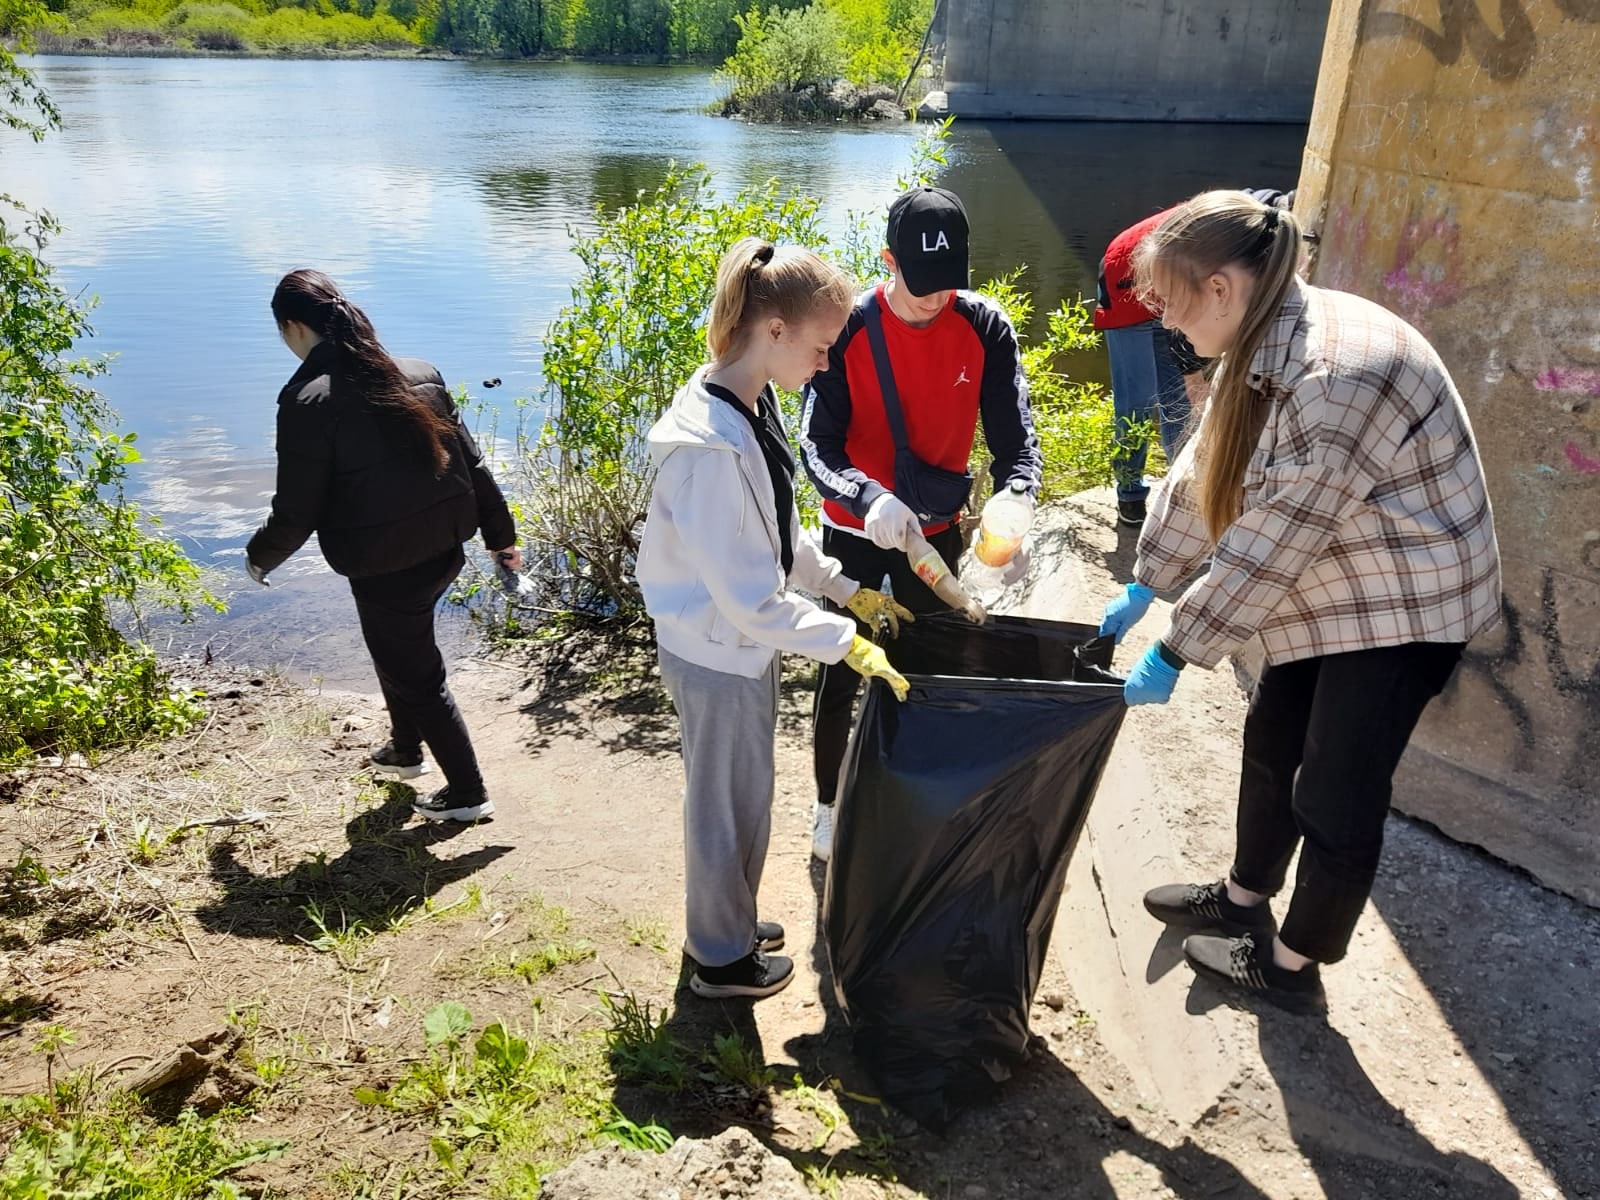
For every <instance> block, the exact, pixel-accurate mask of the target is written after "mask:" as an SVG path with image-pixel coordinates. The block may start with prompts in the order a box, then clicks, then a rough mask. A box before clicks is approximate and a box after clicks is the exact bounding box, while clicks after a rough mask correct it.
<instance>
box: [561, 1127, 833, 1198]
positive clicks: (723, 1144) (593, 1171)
mask: <svg viewBox="0 0 1600 1200" xmlns="http://www.w3.org/2000/svg"><path fill="white" fill-rule="evenodd" d="M539 1195H540V1196H541V1197H542V1198H543V1200H639V1198H640V1197H642V1196H652V1197H653V1196H672V1197H674V1198H675V1200H811V1193H810V1192H808V1191H807V1190H806V1185H805V1181H804V1180H803V1179H802V1178H801V1177H800V1172H798V1171H796V1170H795V1169H794V1166H793V1164H792V1163H790V1162H789V1160H788V1159H786V1158H782V1157H780V1156H778V1155H776V1154H774V1153H773V1152H772V1151H770V1150H768V1149H767V1148H766V1147H765V1146H763V1145H762V1144H761V1143H760V1142H759V1141H757V1140H756V1138H755V1136H754V1135H753V1134H751V1133H750V1132H749V1131H748V1130H745V1129H739V1128H733V1129H725V1130H723V1132H721V1133H719V1134H717V1136H716V1137H714V1138H711V1139H709V1140H706V1141H696V1140H694V1139H691V1138H679V1139H678V1140H677V1141H676V1142H675V1143H673V1146H672V1149H671V1150H668V1151H667V1152H666V1153H665V1154H652V1153H650V1152H649V1151H647V1150H629V1149H626V1148H624V1147H622V1146H606V1147H604V1148H602V1149H599V1150H591V1151H590V1152H589V1153H588V1154H585V1155H584V1156H583V1157H582V1158H579V1159H577V1160H576V1161H574V1162H572V1163H569V1164H568V1165H567V1166H565V1167H562V1168H561V1170H559V1171H555V1172H553V1173H552V1174H550V1175H549V1176H547V1177H546V1178H545V1180H544V1187H543V1189H542V1190H541V1191H540V1193H539Z"/></svg>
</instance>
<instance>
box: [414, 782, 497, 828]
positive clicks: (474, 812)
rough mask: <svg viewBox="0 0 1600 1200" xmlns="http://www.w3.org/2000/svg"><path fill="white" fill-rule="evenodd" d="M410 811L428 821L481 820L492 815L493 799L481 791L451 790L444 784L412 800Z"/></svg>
mask: <svg viewBox="0 0 1600 1200" xmlns="http://www.w3.org/2000/svg"><path fill="white" fill-rule="evenodd" d="M411 811H412V812H414V813H416V814H417V815H418V816H419V817H426V818H427V819H428V820H430V821H481V820H483V819H484V818H485V817H492V816H493V815H494V801H493V800H491V799H489V797H488V796H487V795H485V794H484V793H483V792H452V791H451V790H450V785H449V784H446V785H445V786H444V787H442V788H440V789H439V790H438V791H437V792H433V793H431V794H430V795H427V796H423V797H422V798H421V799H419V800H414V801H412V804H411Z"/></svg>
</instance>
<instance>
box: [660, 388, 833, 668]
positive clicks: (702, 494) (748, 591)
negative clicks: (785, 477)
mask: <svg viewBox="0 0 1600 1200" xmlns="http://www.w3.org/2000/svg"><path fill="white" fill-rule="evenodd" d="M707 369H708V368H706V367H701V368H700V369H699V370H698V371H696V372H695V373H694V375H693V377H692V378H691V379H690V380H689V382H688V383H686V384H685V385H684V386H683V387H682V388H681V389H680V390H679V391H678V394H677V395H676V396H674V397H673V400H672V405H671V407H669V408H668V409H667V411H666V413H665V414H663V416H662V417H661V419H660V420H659V421H657V422H656V423H655V425H654V427H653V428H652V429H651V430H650V434H649V438H648V441H649V445H650V456H651V458H652V459H654V461H655V464H656V468H657V474H656V482H655V489H654V491H653V492H652V493H651V497H650V515H649V517H648V518H646V520H645V526H644V539H643V543H642V544H641V545H640V547H639V563H638V579H639V588H640V590H641V591H642V592H644V604H645V608H646V610H647V611H648V612H649V613H650V615H651V616H652V617H653V618H655V623H656V638H657V640H658V641H659V642H660V643H661V645H662V647H663V648H664V649H666V650H668V651H670V652H671V653H673V654H676V655H677V656H678V657H679V658H682V659H685V660H687V661H689V662H692V663H694V664H695V665H696V666H701V667H707V668H709V669H711V670H713V671H725V672H727V673H728V674H730V675H742V676H744V677H746V678H748V679H756V678H759V677H760V675H761V674H762V672H764V671H765V670H766V669H767V667H768V666H769V665H770V664H771V662H772V654H773V651H775V650H788V651H792V652H794V653H796V654H804V655H806V656H807V657H808V658H814V659H817V660H818V661H820V662H825V663H836V662H838V661H840V660H841V659H842V658H844V656H845V654H846V653H847V652H848V651H849V649H850V643H851V640H852V639H853V638H854V637H855V633H856V626H855V622H854V621H853V620H852V619H850V618H849V617H846V616H841V615H839V614H837V613H830V612H826V611H824V610H823V609H822V608H820V607H818V606H817V605H816V604H814V603H812V602H811V601H810V600H808V599H806V598H805V597H804V596H801V595H799V594H797V593H795V592H792V591H790V590H788V589H789V586H790V585H791V584H793V585H794V586H796V587H801V588H804V589H805V590H806V591H808V592H811V593H813V594H815V595H819V596H826V597H827V598H828V599H830V600H832V601H834V602H835V603H836V604H841V605H842V604H844V603H845V602H846V601H847V600H849V599H850V597H851V596H853V595H855V593H856V586H857V585H856V582H855V581H854V580H852V579H847V578H845V576H844V575H843V574H842V570H843V568H841V567H840V565H839V560H838V559H835V558H829V557H827V556H826V555H824V554H823V553H822V549H821V547H820V546H818V545H817V543H816V541H815V540H814V539H813V538H812V537H811V535H810V534H808V533H807V532H806V531H805V530H803V529H802V528H801V527H800V514H799V513H798V512H796V511H795V510H794V508H793V507H792V506H791V508H790V510H789V513H788V520H789V529H790V541H791V544H792V546H793V548H794V569H793V570H792V571H791V572H790V573H789V577H788V578H787V579H786V578H784V574H783V565H782V560H781V558H780V553H781V552H780V549H779V541H778V526H777V523H776V520H775V510H776V507H777V502H776V500H775V499H774V496H773V491H772V477H771V475H770V474H769V473H768V471H767V463H766V459H765V458H764V457H763V456H762V453H761V447H760V445H759V444H758V443H757V441H756V436H755V432H754V430H752V429H751V428H750V423H749V422H748V421H747V420H745V419H744V417H743V416H741V415H740V414H739V413H736V412H734V411H733V408H732V406H731V405H730V404H729V403H728V402H727V401H726V400H720V399H718V398H717V397H716V396H713V395H712V394H711V393H710V392H709V391H707V390H706V388H705V384H704V379H705V374H706V371H707Z"/></svg>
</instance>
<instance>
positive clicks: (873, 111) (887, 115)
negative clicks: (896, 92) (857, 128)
mask: <svg viewBox="0 0 1600 1200" xmlns="http://www.w3.org/2000/svg"><path fill="white" fill-rule="evenodd" d="M861 117H862V119H863V120H866V121H904V120H905V119H906V110H905V109H903V108H901V107H900V106H899V105H898V104H896V103H895V102H894V101H893V100H874V101H873V102H872V107H871V108H869V109H867V111H866V112H864V113H862V114H861Z"/></svg>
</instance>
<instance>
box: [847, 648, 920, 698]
mask: <svg viewBox="0 0 1600 1200" xmlns="http://www.w3.org/2000/svg"><path fill="white" fill-rule="evenodd" d="M844 661H845V664H846V665H847V666H849V667H850V669H851V670H853V671H859V672H860V673H861V674H862V675H865V676H866V677H867V678H868V679H881V680H883V681H884V682H885V683H887V684H888V685H889V686H890V687H891V688H893V689H894V698H895V699H896V700H904V699H905V698H906V694H907V693H908V692H910V691H911V684H910V682H909V681H908V680H907V679H906V677H905V676H904V675H902V674H900V672H899V671H896V670H895V669H894V668H893V667H891V666H890V665H889V660H888V659H887V658H886V657H884V653H883V647H881V646H875V645H873V644H872V643H871V642H869V641H867V639H866V638H864V637H862V636H861V635H860V634H859V633H858V634H856V640H855V641H853V642H851V643H850V653H849V654H846V655H845V656H844Z"/></svg>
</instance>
